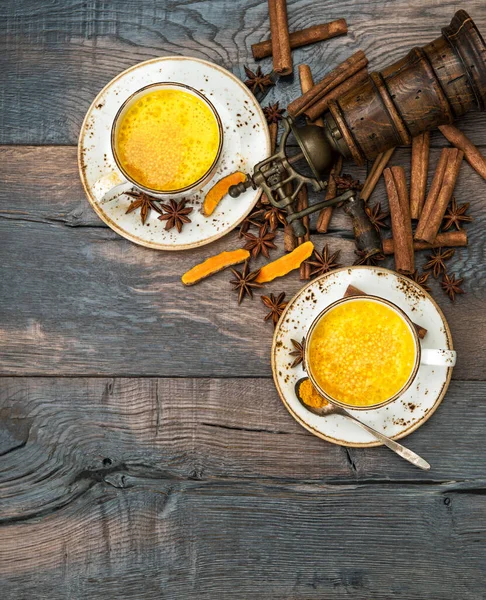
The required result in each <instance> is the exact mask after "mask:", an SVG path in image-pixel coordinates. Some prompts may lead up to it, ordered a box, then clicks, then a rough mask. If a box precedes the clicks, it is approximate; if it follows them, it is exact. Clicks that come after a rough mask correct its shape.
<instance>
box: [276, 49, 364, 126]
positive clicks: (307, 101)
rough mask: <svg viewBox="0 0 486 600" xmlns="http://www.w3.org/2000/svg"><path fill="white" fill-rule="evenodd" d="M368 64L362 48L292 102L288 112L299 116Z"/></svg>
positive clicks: (293, 115)
mask: <svg viewBox="0 0 486 600" xmlns="http://www.w3.org/2000/svg"><path fill="white" fill-rule="evenodd" d="M367 64H368V59H367V58H366V55H365V53H364V52H363V51H362V50H358V52H355V53H354V54H353V55H352V56H350V57H349V58H348V59H346V60H345V61H343V62H342V63H341V64H339V65H338V66H337V67H336V68H335V69H333V70H332V71H330V72H329V73H328V74H327V75H325V76H324V78H323V79H322V80H321V81H320V82H319V83H317V84H316V85H315V86H314V87H313V88H312V89H310V90H309V91H308V92H306V93H305V94H303V95H302V96H300V97H299V98H296V99H295V100H294V101H293V102H291V103H290V104H289V105H288V107H287V112H288V113H289V115H290V116H292V117H297V116H298V115H300V114H302V113H303V112H304V111H305V110H307V108H309V107H310V106H311V105H312V104H314V103H315V102H317V101H318V100H320V99H321V98H322V97H323V96H325V95H326V94H328V93H329V92H330V91H331V90H332V89H334V88H335V87H337V86H338V85H339V84H340V83H342V82H343V81H346V79H349V78H350V77H351V76H352V75H354V74H355V73H357V72H358V71H361V69H364V67H366V65H367Z"/></svg>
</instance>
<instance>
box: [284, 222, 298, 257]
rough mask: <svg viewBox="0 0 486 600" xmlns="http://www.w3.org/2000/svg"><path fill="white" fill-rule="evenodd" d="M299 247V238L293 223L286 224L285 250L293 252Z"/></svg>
mask: <svg viewBox="0 0 486 600" xmlns="http://www.w3.org/2000/svg"><path fill="white" fill-rule="evenodd" d="M296 248H297V240H296V239H295V234H294V230H293V229H292V225H285V227H284V250H285V252H292V251H293V250H295V249H296Z"/></svg>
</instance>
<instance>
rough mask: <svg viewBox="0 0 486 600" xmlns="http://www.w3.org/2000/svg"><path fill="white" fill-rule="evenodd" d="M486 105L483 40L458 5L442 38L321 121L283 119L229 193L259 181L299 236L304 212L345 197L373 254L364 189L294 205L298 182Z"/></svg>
mask: <svg viewBox="0 0 486 600" xmlns="http://www.w3.org/2000/svg"><path fill="white" fill-rule="evenodd" d="M485 109H486V44H485V42H484V40H483V38H482V36H481V34H480V33H479V31H478V29H477V27H476V25H475V24H474V22H473V21H472V19H471V17H470V16H469V15H468V14H467V13H466V12H465V11H464V10H460V11H458V12H457V13H456V14H455V15H454V17H453V19H452V21H451V23H450V25H449V26H448V27H444V28H443V29H442V35H441V36H440V37H439V38H437V39H436V40H434V41H433V42H431V43H430V44H427V45H426V46H424V47H421V48H419V47H417V48H413V49H412V50H411V51H410V52H409V53H408V54H407V56H405V57H404V58H402V59H400V60H399V61H397V62H395V63H393V64H392V65H390V66H388V67H386V68H385V69H383V70H382V71H380V72H374V73H370V75H369V77H368V78H367V79H366V80H365V81H364V82H363V83H361V84H359V85H357V86H356V87H354V88H353V89H351V90H350V91H348V92H347V93H345V94H343V95H342V96H341V97H340V98H338V99H337V100H336V101H334V102H331V103H330V105H329V111H328V112H326V113H324V115H322V118H323V121H324V127H320V126H317V125H313V124H305V125H299V124H298V123H297V122H296V121H293V120H292V119H291V118H290V117H288V118H286V119H285V121H284V125H285V131H284V134H283V136H282V138H281V141H280V144H279V148H278V151H277V152H276V153H275V154H274V155H273V156H271V157H269V158H267V159H265V160H263V161H262V162H260V163H258V164H257V165H256V166H255V167H254V170H253V173H252V175H248V178H247V180H246V181H245V182H243V183H240V184H238V185H236V186H233V187H232V188H230V195H231V196H233V197H234V198H236V197H237V196H239V195H240V194H241V193H242V192H244V191H245V190H246V189H248V188H249V187H253V188H256V187H260V188H261V189H262V190H263V191H264V192H265V194H266V195H267V197H268V198H269V199H270V202H271V203H272V204H273V205H274V206H276V207H278V208H280V209H285V210H286V211H287V221H288V222H289V223H290V224H291V225H292V228H293V230H294V233H295V235H296V236H298V237H302V236H303V235H304V234H305V227H304V225H303V223H302V217H304V216H306V215H309V214H311V213H313V212H316V211H318V210H321V209H322V208H324V207H326V206H332V205H335V204H339V203H341V202H343V203H344V204H343V206H344V210H345V211H346V212H347V213H348V214H350V215H351V217H352V218H353V226H354V232H355V236H356V241H357V245H358V248H359V249H360V250H362V251H365V253H366V255H368V256H370V255H372V254H376V253H378V252H380V251H381V244H380V239H379V236H378V235H377V234H376V232H375V231H374V229H373V227H372V226H371V224H370V222H369V219H368V216H367V214H366V212H365V210H364V206H363V202H362V201H361V200H360V199H359V192H357V191H355V190H349V191H346V192H345V193H344V194H342V195H341V196H339V197H336V198H334V199H333V200H325V201H322V202H318V203H315V204H313V205H312V206H309V208H306V209H305V210H301V211H297V210H296V205H295V201H296V197H297V194H298V192H299V189H300V188H301V187H302V186H303V185H304V184H307V185H309V186H310V187H311V188H312V189H314V190H315V191H319V190H324V189H325V188H326V186H327V179H328V177H329V171H330V168H331V166H332V164H333V163H334V161H335V158H336V156H337V155H339V154H341V155H342V156H343V157H345V158H352V159H354V161H355V162H356V163H357V164H358V165H362V164H363V163H364V162H365V161H366V160H372V159H374V158H375V157H376V156H377V155H378V154H379V153H381V152H384V151H385V150H388V149H389V148H393V147H395V146H398V145H404V144H410V143H411V141H412V138H413V137H415V136H416V135H418V134H419V133H422V132H424V131H427V130H430V129H434V128H435V127H437V126H438V125H443V124H445V123H452V122H453V121H454V120H455V119H457V118H458V117H460V116H462V115H463V114H465V113H466V112H468V111H470V110H480V111H484V110H485ZM290 134H293V137H294V139H295V142H296V144H297V147H298V152H297V153H296V154H294V155H291V153H290V147H289V146H288V145H287V142H288V139H289V135H290ZM299 165H301V166H300V167H299ZM306 171H307V174H306ZM289 184H292V185H291V186H289Z"/></svg>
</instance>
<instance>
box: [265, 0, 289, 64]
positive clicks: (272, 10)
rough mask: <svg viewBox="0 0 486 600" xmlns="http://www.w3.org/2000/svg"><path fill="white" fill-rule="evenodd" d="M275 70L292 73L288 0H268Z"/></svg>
mask: <svg viewBox="0 0 486 600" xmlns="http://www.w3.org/2000/svg"><path fill="white" fill-rule="evenodd" d="M268 13H269V16H270V35H271V39H272V56H273V70H274V71H275V73H278V74H279V75H290V73H292V55H291V53H290V36H289V26H288V22H287V0H268Z"/></svg>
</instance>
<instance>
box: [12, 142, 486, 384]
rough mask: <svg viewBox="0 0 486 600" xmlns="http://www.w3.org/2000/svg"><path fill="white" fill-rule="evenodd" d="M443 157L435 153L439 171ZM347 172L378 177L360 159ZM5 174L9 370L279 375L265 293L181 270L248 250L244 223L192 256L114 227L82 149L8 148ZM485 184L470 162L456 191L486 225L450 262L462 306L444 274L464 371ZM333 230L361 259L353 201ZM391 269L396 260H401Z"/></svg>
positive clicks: (404, 159)
mask: <svg viewBox="0 0 486 600" xmlns="http://www.w3.org/2000/svg"><path fill="white" fill-rule="evenodd" d="M438 154H439V150H436V149H435V150H432V151H431V159H430V160H431V173H432V172H433V168H434V167H435V163H436V161H437V157H438ZM395 164H401V165H403V166H404V168H405V169H406V171H407V177H408V176H409V173H408V170H409V164H410V149H403V150H402V149H400V150H397V151H396V153H395V154H394V156H393V158H392V160H391V161H390V165H395ZM348 167H350V168H348ZM344 171H345V172H349V171H350V172H351V173H352V174H353V175H354V176H356V177H360V178H361V179H364V176H365V172H364V170H363V169H358V168H357V167H354V166H353V165H347V166H346V167H345V168H344ZM0 180H1V181H2V182H3V184H2V187H1V191H0V236H1V237H0V239H1V245H2V255H3V261H2V264H1V266H0V277H1V279H0V281H1V282H2V288H3V290H2V294H1V296H0V311H1V314H2V336H1V340H0V355H1V356H0V368H1V373H3V374H24V375H36V374H37V375H41V374H42V375H58V374H63V375H90V374H91V375H98V374H100V375H101V374H104V375H134V374H139V375H161V376H203V377H204V376H209V377H211V376H215V377H219V376H223V377H228V376H239V377H249V376H269V375H270V364H269V360H268V356H269V351H270V346H271V339H272V333H273V332H272V328H271V325H269V323H264V322H263V316H264V312H265V309H264V307H263V305H262V304H261V303H260V301H259V297H258V295H257V298H256V299H255V300H254V301H253V302H252V301H250V300H249V299H247V300H245V301H244V302H243V303H242V305H241V306H238V305H237V303H236V300H235V296H234V294H233V292H232V291H231V286H230V284H229V279H230V276H229V274H228V273H224V272H222V273H219V274H217V275H215V276H214V277H211V278H210V279H208V280H206V281H203V282H201V283H199V284H198V285H197V286H193V287H191V288H184V287H183V286H182V284H181V282H180V277H181V275H182V273H184V272H185V271H187V270H188V269H189V268H190V267H192V266H193V265H194V264H196V263H198V262H201V260H203V259H204V258H205V257H206V256H209V255H211V254H215V253H217V252H219V251H222V250H225V249H228V248H235V247H239V246H241V245H242V243H241V240H239V239H238V238H237V234H236V233H232V234H230V235H229V236H227V237H225V238H224V239H222V240H220V241H218V242H216V243H215V244H213V245H211V246H209V247H206V248H203V249H200V250H194V251H188V252H181V253H164V252H157V251H153V250H149V249H146V248H142V247H138V246H135V245H134V244H131V243H130V242H127V241H126V240H124V239H122V238H121V237H119V236H118V235H117V234H115V233H114V232H112V231H111V230H110V229H108V228H106V226H105V225H104V224H103V223H102V222H101V221H100V220H99V219H98V217H97V216H96V215H95V213H94V212H93V211H92V209H91V207H90V206H89V204H88V202H87V200H86V199H85V197H84V193H83V190H82V187H81V184H80V182H79V180H78V175H77V166H76V155H75V149H74V148H59V147H57V148H37V147H23V148H19V147H12V148H6V147H4V148H1V149H0ZM429 184H430V182H429ZM484 189H485V188H484V182H483V181H482V179H481V178H480V177H479V176H478V175H477V173H475V172H474V171H473V170H472V169H471V168H470V167H469V165H467V164H464V165H463V167H462V170H461V173H460V176H459V181H458V185H457V188H456V196H457V199H458V201H459V202H460V203H461V202H464V201H471V210H470V212H471V214H472V215H473V216H474V217H475V221H474V222H473V223H472V224H471V225H470V226H469V227H468V228H467V230H468V234H469V239H470V244H469V246H468V247H467V248H461V249H457V250H456V254H455V256H454V258H453V260H452V261H451V263H450V264H451V267H452V271H453V272H455V273H456V274H458V275H460V276H463V275H464V276H465V278H466V281H465V290H466V292H467V295H466V296H464V297H460V298H458V300H457V302H456V303H455V304H451V303H450V301H449V300H448V299H447V297H446V296H444V294H443V293H442V291H441V290H440V286H439V285H438V282H436V281H433V282H432V288H433V292H434V296H435V298H436V299H437V301H438V302H439V304H440V306H441V307H442V309H443V310H444V312H445V314H446V317H447V319H448V320H449V323H450V325H451V328H452V333H453V338H454V342H455V346H456V348H457V350H458V354H459V358H458V365H457V367H456V369H455V370H454V377H456V378H458V379H482V378H484V373H485V372H486V335H485V333H486V318H485V314H486V313H485V302H486V292H485V283H486V272H485V270H484V264H485V262H486V256H485V253H486V244H485V238H484V235H483V232H484V230H485V227H486V206H485V204H484V202H483V197H484ZM39 190H42V192H40V191H39ZM316 199H317V196H314V197H313V198H312V200H311V201H315V200H316ZM377 200H379V201H381V202H383V203H384V206H385V207H386V204H387V201H386V194H385V190H384V185H383V182H382V181H380V182H379V184H378V186H377V188H376V190H375V191H374V193H373V196H372V198H371V202H375V201H377ZM314 217H315V218H316V216H314ZM315 218H314V221H313V224H314V227H315ZM329 231H330V233H329V234H328V235H314V236H313V241H314V242H315V243H316V245H317V247H318V248H319V249H320V248H321V247H322V245H324V244H325V243H328V244H329V246H330V248H331V249H332V250H337V249H341V251H342V253H341V263H342V264H343V265H350V264H352V262H353V260H354V258H355V257H354V254H353V250H354V242H353V239H352V232H351V230H350V222H349V219H348V217H347V216H346V215H345V214H344V213H343V211H342V210H335V211H334V215H333V218H332V221H331V225H330V230H329ZM282 243H283V235H282V234H280V235H279V244H280V246H279V250H278V251H277V250H276V251H273V252H272V256H275V257H276V256H278V255H279V254H280V253H281V252H282V248H281V245H282ZM426 257H427V253H426V252H425V253H421V254H420V255H418V261H417V263H418V265H419V266H420V265H422V264H423V263H424V261H425V260H426ZM257 264H259V263H257ZM384 265H385V266H389V267H390V268H393V259H392V258H389V259H387V261H386V262H385V263H384ZM300 287H301V282H300V281H299V278H298V274H297V273H292V274H291V275H289V276H287V277H286V278H285V279H281V280H275V281H274V282H272V283H271V284H269V285H266V286H265V288H264V291H262V293H266V292H277V293H278V292H280V291H286V292H287V298H288V299H289V298H290V297H291V296H292V295H293V294H294V293H296V292H297V291H298V290H299V289H300ZM249 324H251V325H250V326H249ZM471 339H475V344H474V345H471V344H470V340H471Z"/></svg>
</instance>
